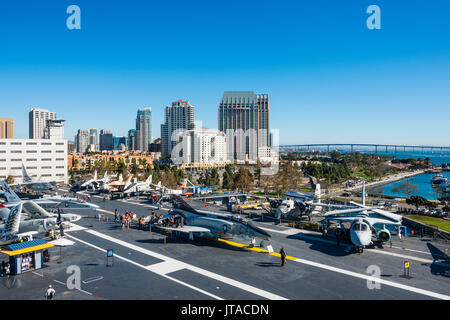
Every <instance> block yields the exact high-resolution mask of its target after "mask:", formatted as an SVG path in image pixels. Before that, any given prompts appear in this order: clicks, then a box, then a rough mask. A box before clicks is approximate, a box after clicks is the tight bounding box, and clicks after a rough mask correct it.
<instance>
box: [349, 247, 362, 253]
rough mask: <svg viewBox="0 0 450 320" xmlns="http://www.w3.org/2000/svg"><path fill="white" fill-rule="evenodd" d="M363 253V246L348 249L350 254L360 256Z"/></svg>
mask: <svg viewBox="0 0 450 320" xmlns="http://www.w3.org/2000/svg"><path fill="white" fill-rule="evenodd" d="M363 252H364V247H363V246H357V247H356V246H355V247H352V248H350V253H358V254H361V253H363Z"/></svg>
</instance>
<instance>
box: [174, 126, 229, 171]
mask: <svg viewBox="0 0 450 320" xmlns="http://www.w3.org/2000/svg"><path fill="white" fill-rule="evenodd" d="M177 140H178V141H179V144H178V146H179V148H180V151H182V152H180V153H178V152H176V157H174V158H172V160H173V161H174V163H175V164H182V163H185V164H192V163H196V164H202V163H210V164H213V163H225V162H227V142H226V136H225V133H223V132H220V131H218V130H214V129H205V128H195V129H192V130H187V131H184V132H182V133H180V134H179V138H178V139H177ZM175 150H176V149H175ZM177 151H178V150H177Z"/></svg>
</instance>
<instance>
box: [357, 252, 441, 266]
mask: <svg viewBox="0 0 450 320" xmlns="http://www.w3.org/2000/svg"><path fill="white" fill-rule="evenodd" d="M365 251H370V252H375V253H379V254H385V255H389V256H393V257H399V258H403V259H409V260H415V261H419V262H423V263H433V260H430V259H422V258H418V257H413V256H408V255H405V254H399V253H394V252H389V251H384V250H377V249H365Z"/></svg>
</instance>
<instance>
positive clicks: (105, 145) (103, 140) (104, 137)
mask: <svg viewBox="0 0 450 320" xmlns="http://www.w3.org/2000/svg"><path fill="white" fill-rule="evenodd" d="M113 149H114V137H113V135H112V131H111V130H109V129H102V130H100V150H102V151H103V150H113Z"/></svg>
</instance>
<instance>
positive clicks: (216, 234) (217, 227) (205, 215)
mask: <svg viewBox="0 0 450 320" xmlns="http://www.w3.org/2000/svg"><path fill="white" fill-rule="evenodd" d="M172 198H173V202H174V206H175V209H174V210H173V211H172V212H171V213H169V214H167V215H166V216H164V217H163V218H162V219H161V220H160V222H162V221H164V220H166V219H169V218H171V217H174V218H178V219H179V220H182V221H183V222H182V223H181V227H178V228H167V229H173V230H176V231H180V232H185V233H188V234H189V238H190V239H191V240H192V239H193V235H194V234H198V235H200V236H209V237H212V238H231V237H232V236H246V237H249V238H251V239H252V243H253V242H254V241H253V240H254V239H255V238H259V239H262V240H270V234H268V233H267V232H266V231H265V230H262V229H261V228H259V227H257V226H256V225H255V224H254V223H253V222H252V221H246V220H243V219H240V218H237V217H235V216H233V215H230V214H223V213H216V212H211V211H206V210H196V209H194V208H193V207H192V206H190V205H189V204H188V203H186V201H184V200H183V199H182V198H181V197H180V196H179V195H172ZM180 218H182V219H180Z"/></svg>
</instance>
